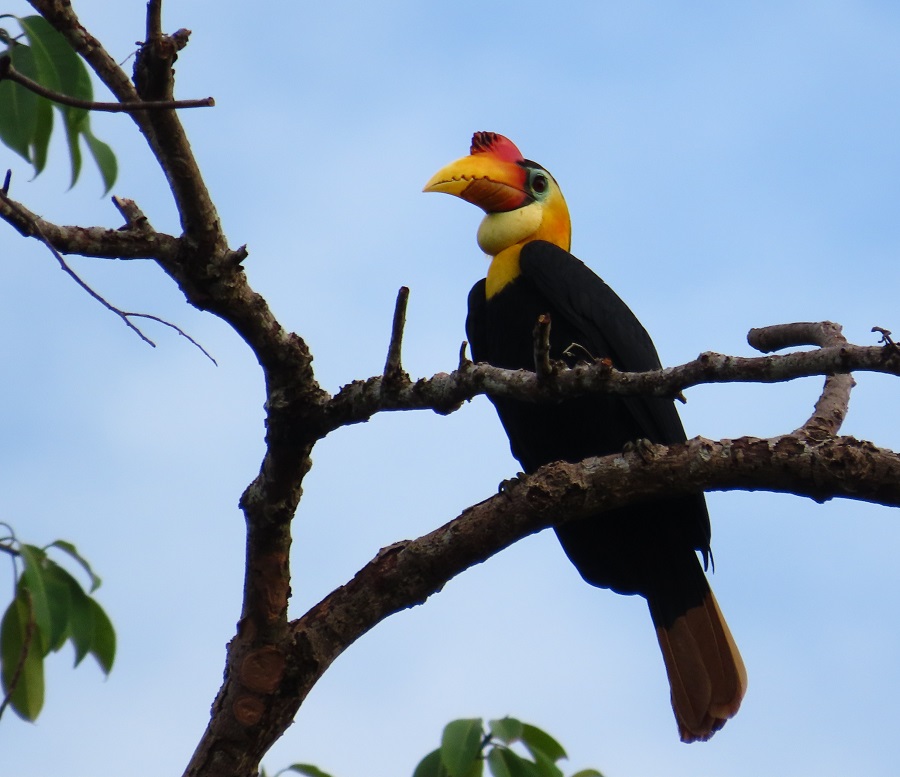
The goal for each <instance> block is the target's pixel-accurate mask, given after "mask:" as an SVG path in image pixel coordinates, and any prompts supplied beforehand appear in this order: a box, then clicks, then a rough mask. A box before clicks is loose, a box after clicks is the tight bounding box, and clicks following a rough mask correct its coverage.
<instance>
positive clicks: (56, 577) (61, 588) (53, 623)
mask: <svg viewBox="0 0 900 777" xmlns="http://www.w3.org/2000/svg"><path fill="white" fill-rule="evenodd" d="M66 578H68V579H66ZM70 579H71V576H70V575H68V574H67V573H66V571H65V570H64V569H63V568H62V567H60V566H59V565H58V564H56V563H54V562H53V561H50V560H49V559H46V560H45V562H44V587H45V588H46V591H47V605H48V607H49V609H50V634H49V635H48V637H47V645H46V653H49V652H50V651H51V650H53V651H57V650H59V649H60V648H61V647H62V646H63V645H64V644H65V642H66V639H67V638H68V636H69V615H70V612H71V610H72V591H71V585H70V584H69V580H70ZM46 653H45V655H46Z"/></svg>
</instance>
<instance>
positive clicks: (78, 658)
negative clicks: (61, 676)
mask: <svg viewBox="0 0 900 777" xmlns="http://www.w3.org/2000/svg"><path fill="white" fill-rule="evenodd" d="M60 570H61V571H62V572H63V573H65V574H66V575H68V577H69V581H70V582H69V594H70V595H71V597H72V603H71V607H70V609H69V624H68V632H69V639H71V640H72V646H73V647H74V648H75V666H78V665H79V664H80V663H81V662H82V660H83V659H84V657H85V656H86V655H87V654H88V653H89V652H90V649H91V646H92V645H93V643H94V610H93V608H92V607H91V598H90V597H89V596H88V595H87V594H86V593H85V592H84V591H83V590H82V589H81V586H80V585H79V584H78V581H77V580H76V579H75V578H74V577H72V576H71V575H69V574H68V572H66V571H65V570H64V569H62V567H60Z"/></svg>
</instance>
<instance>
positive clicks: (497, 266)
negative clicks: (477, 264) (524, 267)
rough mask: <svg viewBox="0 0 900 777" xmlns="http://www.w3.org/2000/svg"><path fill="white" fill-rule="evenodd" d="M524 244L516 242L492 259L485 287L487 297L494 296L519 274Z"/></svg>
mask: <svg viewBox="0 0 900 777" xmlns="http://www.w3.org/2000/svg"><path fill="white" fill-rule="evenodd" d="M523 245H524V243H516V244H515V245H512V246H510V247H509V248H504V249H503V250H502V251H501V252H500V253H499V254H497V255H496V256H495V257H494V258H493V259H492V260H491V266H490V267H488V272H487V280H486V281H485V287H484V295H485V297H486V298H487V299H490V298H491V297H493V296H494V295H495V294H496V293H497V292H499V291H500V290H501V289H503V287H504V286H506V285H507V284H508V283H510V282H511V281H514V280H515V279H516V278H517V277H518V276H519V273H520V272H521V270H520V268H519V254H521V253H522V246H523Z"/></svg>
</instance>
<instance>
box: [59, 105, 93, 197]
mask: <svg viewBox="0 0 900 777" xmlns="http://www.w3.org/2000/svg"><path fill="white" fill-rule="evenodd" d="M86 121H88V115H87V113H86V112H85V111H77V110H76V109H74V108H69V109H66V110H65V111H63V126H64V127H65V128H66V143H67V144H68V146H69V160H70V162H71V164H72V180H71V182H70V183H69V188H71V187H73V186H74V185H75V184H76V183H77V182H78V176H79V175H81V146H79V145H78V138H79V136H80V135H81V131H82V129H83V128H84V124H85V122H86Z"/></svg>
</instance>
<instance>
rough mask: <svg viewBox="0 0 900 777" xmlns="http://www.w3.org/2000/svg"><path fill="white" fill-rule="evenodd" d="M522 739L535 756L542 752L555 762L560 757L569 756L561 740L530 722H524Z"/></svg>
mask: <svg viewBox="0 0 900 777" xmlns="http://www.w3.org/2000/svg"><path fill="white" fill-rule="evenodd" d="M522 741H523V742H524V743H525V747H527V748H528V750H529V752H530V753H531V754H532V755H533V756H537V753H538V752H540V753H543V754H544V755H545V756H547V758H549V759H550V760H551V761H552V762H554V763H555V762H556V761H558V760H559V759H560V758H567V757H568V756H567V755H566V751H565V750H564V749H563V746H562V745H561V744H560V743H559V742H557V741H556V740H555V739H554V738H553V737H552V736H550V735H549V734H548V733H547V732H546V731H543V730H542V729H539V728H538V727H537V726H532V725H531V724H530V723H523V724H522Z"/></svg>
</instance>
